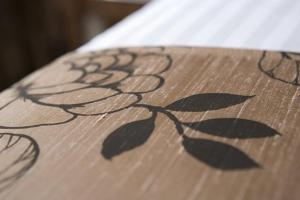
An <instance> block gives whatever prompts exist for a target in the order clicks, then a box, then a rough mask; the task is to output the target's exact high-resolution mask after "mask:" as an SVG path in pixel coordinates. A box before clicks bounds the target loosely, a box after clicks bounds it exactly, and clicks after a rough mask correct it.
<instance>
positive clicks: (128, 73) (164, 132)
mask: <svg viewBox="0 0 300 200" xmlns="http://www.w3.org/2000/svg"><path fill="white" fill-rule="evenodd" d="M299 62H300V55H299V54H295V53H286V52H263V51H252V50H233V49H206V48H185V47H181V48H175V47H157V48H130V49H111V50H105V51H100V52H91V53H87V54H79V53H70V54H68V55H66V56H64V57H62V58H60V59H57V60H55V61H54V62H52V63H50V64H49V65H48V66H46V67H44V68H42V69H41V70H39V71H37V72H35V73H33V74H31V75H30V76H28V77H26V78H25V79H23V80H21V81H20V82H19V83H16V84H15V85H13V86H12V87H11V88H10V89H8V90H6V91H4V92H2V94H1V95H0V106H1V107H0V128H1V130H0V160H1V162H0V199H30V200H34V199H38V200H40V199H51V200H56V199H57V200H61V199H70V200H71V199H72V200H75V199H128V200H133V199H163V200H165V199H175V200H177V199H178V200H179V199H191V200H192V199H197V200H198V199H228V200H239V199H255V200H256V199H272V200H279V199H299V195H300V190H299V189H300V173H299V167H300V160H299V155H300V136H299V133H300V108H299V107H300V92H299V81H300V79H299V76H298V74H299Z"/></svg>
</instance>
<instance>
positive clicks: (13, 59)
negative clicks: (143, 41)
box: [0, 0, 146, 91]
mask: <svg viewBox="0 0 300 200" xmlns="http://www.w3.org/2000/svg"><path fill="white" fill-rule="evenodd" d="M145 3H146V1H143V0H22V1H20V0H1V1H0V27H1V31H0V36H1V37H0V42H1V46H0V55H1V56H0V90H1V91H2V90H3V89H5V88H7V87H9V86H10V85H11V84H13V83H15V82H17V81H18V80H20V79H21V78H22V77H24V76H25V75H26V74H28V73H30V72H32V71H34V70H36V69H37V68H39V67H41V66H43V65H45V64H47V63H49V62H50V61H51V60H53V59H55V58H56V57H58V56H60V55H62V54H64V53H66V52H68V51H72V50H74V49H76V48H78V47H79V46H80V45H82V44H84V43H85V42H87V41H88V40H90V39H91V38H92V37H94V36H95V35H96V34H99V33H101V32H102V31H104V30H105V29H107V28H109V27H110V26H112V25H113V24H115V23H116V22H118V21H120V20H121V19H123V18H124V17H126V16H127V15H129V14H130V13H132V12H134V11H135V10H137V9H139V8H141V7H142V6H143V5H144V4H145Z"/></svg>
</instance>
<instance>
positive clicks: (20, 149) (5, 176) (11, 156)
mask: <svg viewBox="0 0 300 200" xmlns="http://www.w3.org/2000/svg"><path fill="white" fill-rule="evenodd" d="M39 152H40V150H39V146H38V144H37V143H36V141H35V140H34V139H33V138H31V137H29V136H27V135H22V134H12V133H0V160H1V168H0V192H1V191H3V190H4V189H6V188H8V187H9V186H11V185H13V184H14V183H15V182H16V181H17V180H18V179H20V178H21V177H22V176H23V175H24V174H25V173H26V172H27V171H28V170H29V169H30V168H31V167H32V166H33V165H34V164H35V162H36V161H37V159H38V156H39Z"/></svg>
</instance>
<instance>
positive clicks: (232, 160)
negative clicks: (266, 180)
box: [182, 137, 260, 170]
mask: <svg viewBox="0 0 300 200" xmlns="http://www.w3.org/2000/svg"><path fill="white" fill-rule="evenodd" d="M182 144H183V146H184V148H185V150H186V151H187V152H188V153H189V154H190V155H192V156H193V157H194V158H196V159H197V160H199V161H201V162H205V163H206V164H208V165H209V166H211V167H214V168H217V169H222V170H235V169H250V168H257V167H260V166H259V164H257V163H256V162H255V161H254V160H252V159H251V158H250V157H249V156H247V155H246V154H245V153H243V152H242V151H240V150H238V149H237V148H235V147H233V146H230V145H228V144H224V143H220V142H215V141H211V140H206V139H194V138H188V137H184V139H183V142H182Z"/></svg>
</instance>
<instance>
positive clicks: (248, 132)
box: [184, 118, 280, 139]
mask: <svg viewBox="0 0 300 200" xmlns="http://www.w3.org/2000/svg"><path fill="white" fill-rule="evenodd" d="M184 125H186V126H188V127H190V128H192V129H194V130H197V131H201V132H204V133H208V134H212V135H217V136H221V137H227V138H240V139H247V138H262V137H271V136H274V135H276V134H278V135H280V134H279V133H278V132H277V131H276V130H274V129H273V128H271V127H269V126H267V125H266V124H263V123H260V122H256V121H252V120H247V119H238V118H218V119H209V120H205V121H200V122H193V123H184Z"/></svg>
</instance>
